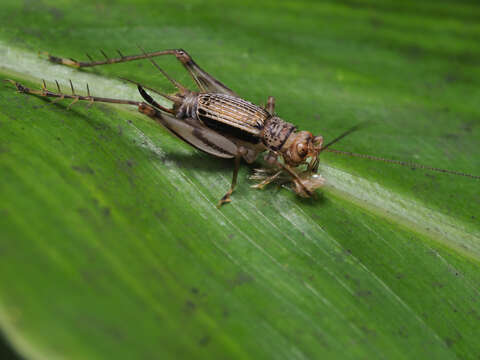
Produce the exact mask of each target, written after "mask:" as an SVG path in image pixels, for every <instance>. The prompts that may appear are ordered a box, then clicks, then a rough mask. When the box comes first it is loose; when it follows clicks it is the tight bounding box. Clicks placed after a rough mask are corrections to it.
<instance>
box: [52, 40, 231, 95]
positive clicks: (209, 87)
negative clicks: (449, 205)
mask: <svg viewBox="0 0 480 360" xmlns="http://www.w3.org/2000/svg"><path fill="white" fill-rule="evenodd" d="M142 51H143V50H142ZM100 52H101V53H102V55H103V56H104V57H105V60H100V61H94V60H93V59H92V57H91V56H90V55H88V54H87V57H88V58H89V59H90V61H77V60H74V59H69V58H61V57H57V56H53V55H50V54H48V53H46V55H47V56H48V59H49V60H50V61H51V62H54V63H56V64H62V65H67V66H71V67H75V68H83V67H92V66H98V65H107V64H118V63H123V62H127V61H133V60H142V59H150V60H151V58H153V57H156V56H162V55H174V56H175V57H176V58H177V59H178V60H179V61H180V62H181V63H182V64H183V66H184V67H185V68H186V69H187V71H188V72H189V73H190V75H191V76H192V78H193V80H194V81H195V82H196V83H197V85H198V87H199V88H200V90H201V91H202V92H211V93H221V94H228V95H232V96H237V95H236V94H235V92H233V91H232V90H230V89H229V88H228V87H227V86H225V85H224V84H222V83H221V82H220V81H218V80H217V79H215V78H214V77H213V76H212V75H210V74H209V73H207V72H206V71H204V70H203V69H201V68H200V67H199V66H198V65H197V64H196V63H195V61H193V59H192V57H191V56H190V55H189V54H188V53H187V52H186V51H185V50H182V49H169V50H162V51H154V52H150V53H146V52H144V51H143V54H139V55H128V56H124V55H123V54H122V53H121V52H120V51H118V50H117V52H118V54H119V57H116V58H109V57H108V56H107V55H106V54H105V52H104V51H102V50H100ZM157 68H158V66H157Z"/></svg>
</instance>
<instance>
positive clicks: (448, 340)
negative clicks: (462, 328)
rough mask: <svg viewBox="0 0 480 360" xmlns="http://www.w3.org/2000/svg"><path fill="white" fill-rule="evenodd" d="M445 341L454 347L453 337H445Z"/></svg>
mask: <svg viewBox="0 0 480 360" xmlns="http://www.w3.org/2000/svg"><path fill="white" fill-rule="evenodd" d="M445 343H446V344H447V346H448V347H452V345H453V344H455V341H454V340H453V339H451V338H448V337H447V338H445Z"/></svg>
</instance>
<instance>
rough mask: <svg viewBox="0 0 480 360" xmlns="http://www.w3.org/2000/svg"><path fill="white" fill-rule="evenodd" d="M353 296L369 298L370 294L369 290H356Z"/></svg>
mask: <svg viewBox="0 0 480 360" xmlns="http://www.w3.org/2000/svg"><path fill="white" fill-rule="evenodd" d="M355 295H357V296H359V297H369V296H371V295H372V292H371V291H370V290H357V291H356V292H355Z"/></svg>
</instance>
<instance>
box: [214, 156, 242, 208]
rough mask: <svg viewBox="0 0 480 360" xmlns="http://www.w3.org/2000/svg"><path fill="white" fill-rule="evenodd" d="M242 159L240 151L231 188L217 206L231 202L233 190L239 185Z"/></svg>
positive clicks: (236, 157) (236, 159)
mask: <svg viewBox="0 0 480 360" xmlns="http://www.w3.org/2000/svg"><path fill="white" fill-rule="evenodd" d="M241 159H242V154H240V153H238V154H237V155H236V156H235V168H234V169H233V178H232V185H231V186H230V189H229V190H228V191H227V193H226V194H225V195H223V197H222V198H221V199H220V201H219V202H218V204H217V208H220V207H221V206H222V205H223V204H226V203H229V202H230V201H232V200H231V199H230V195H232V193H233V190H234V189H235V186H236V185H237V176H238V169H240V160H241Z"/></svg>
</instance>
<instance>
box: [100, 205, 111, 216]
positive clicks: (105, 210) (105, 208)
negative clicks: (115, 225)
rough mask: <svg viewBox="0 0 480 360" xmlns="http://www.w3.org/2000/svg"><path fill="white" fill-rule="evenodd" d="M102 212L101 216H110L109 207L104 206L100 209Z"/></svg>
mask: <svg viewBox="0 0 480 360" xmlns="http://www.w3.org/2000/svg"><path fill="white" fill-rule="evenodd" d="M102 213H103V216H105V217H110V208H109V207H106V206H105V207H104V208H103V209H102Z"/></svg>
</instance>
